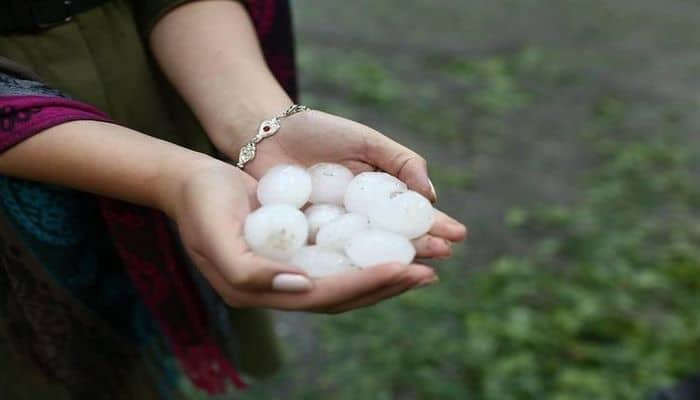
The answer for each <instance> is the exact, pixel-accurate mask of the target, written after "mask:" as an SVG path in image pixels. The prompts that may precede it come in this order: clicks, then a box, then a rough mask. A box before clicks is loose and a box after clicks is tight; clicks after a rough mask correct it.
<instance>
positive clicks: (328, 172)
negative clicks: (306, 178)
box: [309, 163, 354, 205]
mask: <svg viewBox="0 0 700 400" xmlns="http://www.w3.org/2000/svg"><path fill="white" fill-rule="evenodd" d="M309 175H311V197H310V198H309V201H310V202H312V203H330V204H337V205H343V198H344V197H345V191H346V190H347V187H348V184H349V183H350V181H351V180H352V178H353V177H354V176H353V174H352V171H350V170H349V169H347V168H346V167H345V166H343V165H340V164H333V163H318V164H316V165H314V166H312V167H311V168H309Z"/></svg>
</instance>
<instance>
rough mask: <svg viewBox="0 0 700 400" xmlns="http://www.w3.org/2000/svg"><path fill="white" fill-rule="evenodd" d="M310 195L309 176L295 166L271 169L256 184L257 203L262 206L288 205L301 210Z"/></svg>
mask: <svg viewBox="0 0 700 400" xmlns="http://www.w3.org/2000/svg"><path fill="white" fill-rule="evenodd" d="M310 195H311V176H310V175H309V173H308V172H306V170H305V169H304V168H301V167H299V166H296V165H289V164H282V165H277V166H275V167H272V168H270V170H269V171H267V173H266V174H265V175H264V176H263V177H262V178H260V181H259V182H258V201H260V204H262V205H268V204H289V205H290V206H293V207H296V208H301V206H303V205H304V204H306V202H307V201H309V196H310Z"/></svg>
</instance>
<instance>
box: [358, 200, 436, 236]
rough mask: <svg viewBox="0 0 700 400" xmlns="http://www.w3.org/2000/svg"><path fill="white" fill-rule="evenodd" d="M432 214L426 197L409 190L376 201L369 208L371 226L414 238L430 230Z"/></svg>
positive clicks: (431, 208) (432, 211)
mask: <svg viewBox="0 0 700 400" xmlns="http://www.w3.org/2000/svg"><path fill="white" fill-rule="evenodd" d="M434 214H435V209H433V205H432V204H430V201H428V199H426V198H425V197H423V196H422V195H420V194H419V193H417V192H414V191H412V190H409V191H407V192H404V193H400V194H397V195H396V196H394V197H391V198H388V199H384V200H381V201H379V202H377V204H375V205H374V206H373V207H372V208H370V210H369V220H370V223H371V225H372V227H373V228H380V229H384V230H387V231H391V232H395V233H398V234H401V235H404V236H406V237H407V238H409V239H415V238H417V237H418V236H421V235H423V234H424V233H426V232H428V231H429V230H430V227H431V226H432V225H433V216H434Z"/></svg>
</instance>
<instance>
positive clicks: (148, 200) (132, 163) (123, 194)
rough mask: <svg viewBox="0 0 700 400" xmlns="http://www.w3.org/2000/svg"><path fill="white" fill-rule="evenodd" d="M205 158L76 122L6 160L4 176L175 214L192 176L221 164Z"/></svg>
mask: <svg viewBox="0 0 700 400" xmlns="http://www.w3.org/2000/svg"><path fill="white" fill-rule="evenodd" d="M219 163H220V162H219V161H216V160H214V159H212V158H210V157H207V156H205V155H203V154H201V153H197V152H194V151H190V150H187V149H185V148H182V147H179V146H177V145H174V144H171V143H168V142H165V141H162V140H159V139H155V138H152V137H150V136H147V135H144V134H141V133H138V132H136V131H132V130H130V129H127V128H124V127H121V126H118V125H114V124H109V123H104V122H96V121H75V122H68V123H64V124H60V125H57V126H54V127H52V128H50V129H47V130H46V131H44V132H42V133H39V134H37V135H34V136H33V137H31V138H29V139H27V140H25V141H23V142H21V143H20V144H18V145H16V146H14V147H12V148H11V149H9V150H7V151H5V152H4V153H2V154H1V155H0V174H3V175H9V176H14V177H19V178H24V179H30V180H35V181H39V182H45V183H52V184H57V185H61V186H67V187H71V188H75V189H78V190H82V191H86V192H91V193H95V194H100V195H104V196H107V197H113V198H118V199H121V200H125V201H129V202H132V203H136V204H141V205H145V206H149V207H153V208H158V209H161V210H162V211H164V212H166V213H168V214H172V212H173V207H172V205H171V201H172V199H174V198H176V195H177V191H178V190H179V188H180V186H181V184H182V183H183V182H184V181H185V180H186V179H187V177H188V176H190V175H191V174H192V173H194V172H196V171H198V170H200V169H203V168H209V167H212V166H213V165H215V164H219Z"/></svg>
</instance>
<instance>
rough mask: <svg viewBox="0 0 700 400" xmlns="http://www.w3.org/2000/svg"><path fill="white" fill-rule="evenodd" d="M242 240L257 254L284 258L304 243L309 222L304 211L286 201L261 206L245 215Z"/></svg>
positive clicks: (280, 259) (277, 258) (287, 257)
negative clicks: (285, 202) (243, 237)
mask: <svg viewBox="0 0 700 400" xmlns="http://www.w3.org/2000/svg"><path fill="white" fill-rule="evenodd" d="M243 231H244V232H243V233H244V236H245V240H246V242H248V245H249V246H250V248H251V249H252V250H253V251H254V252H255V253H257V254H259V255H261V256H264V257H268V258H271V259H274V260H278V261H286V260H289V258H291V257H292V255H293V254H294V253H295V252H296V251H297V250H298V249H300V248H301V247H302V246H303V245H304V244H306V238H307V237H308V234H309V225H308V223H307V222H306V217H304V214H303V213H302V212H301V211H299V210H297V209H296V208H294V207H292V206H290V205H287V204H273V205H269V206H263V207H260V208H258V209H257V210H255V211H253V212H252V213H250V215H248V217H247V218H246V221H245V226H244V228H243Z"/></svg>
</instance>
